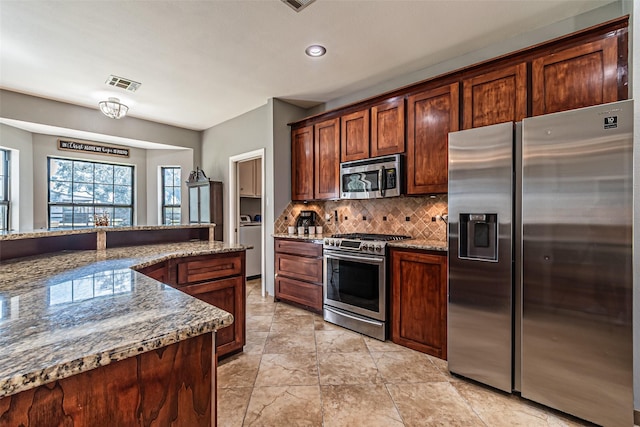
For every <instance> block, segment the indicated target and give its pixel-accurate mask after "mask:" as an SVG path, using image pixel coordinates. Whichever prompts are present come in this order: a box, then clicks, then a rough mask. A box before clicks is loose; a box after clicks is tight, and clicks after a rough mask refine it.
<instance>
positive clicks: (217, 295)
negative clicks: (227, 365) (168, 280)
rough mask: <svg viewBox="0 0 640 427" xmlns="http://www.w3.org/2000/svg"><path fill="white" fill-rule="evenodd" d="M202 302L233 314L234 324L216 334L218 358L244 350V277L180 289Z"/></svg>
mask: <svg viewBox="0 0 640 427" xmlns="http://www.w3.org/2000/svg"><path fill="white" fill-rule="evenodd" d="M178 289H180V290H181V291H183V292H185V293H187V294H189V295H191V296H194V297H196V298H198V299H199V300H201V301H204V302H206V303H209V304H211V305H215V306H216V307H218V308H221V309H222V310H224V311H228V312H229V313H231V314H233V319H234V321H233V323H232V324H231V325H229V326H227V327H225V328H222V329H219V330H218V331H217V332H216V349H217V354H218V357H220V356H224V355H225V354H228V353H232V352H236V351H239V350H242V347H243V346H244V344H245V329H246V327H245V307H244V301H245V294H244V286H243V278H242V277H231V278H228V279H222V280H216V281H213V282H205V283H199V284H197V285H189V286H183V287H181V288H178Z"/></svg>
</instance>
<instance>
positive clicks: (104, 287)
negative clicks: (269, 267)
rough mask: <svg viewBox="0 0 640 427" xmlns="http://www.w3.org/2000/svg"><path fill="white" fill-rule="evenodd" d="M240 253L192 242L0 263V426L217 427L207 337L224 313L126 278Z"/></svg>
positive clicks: (147, 281) (158, 285) (145, 280)
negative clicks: (182, 262) (167, 265)
mask: <svg viewBox="0 0 640 427" xmlns="http://www.w3.org/2000/svg"><path fill="white" fill-rule="evenodd" d="M22 237H23V238H33V235H29V234H27V235H25V236H22ZM40 237H42V236H40ZM244 250H245V247H244V246H241V245H227V244H224V243H222V242H216V241H211V240H198V241H185V242H170V243H160V244H150V245H137V246H126V247H113V248H109V247H106V248H104V249H97V250H61V251H57V252H51V253H45V254H39V255H33V256H28V257H18V258H13V259H8V260H3V261H2V262H1V264H0V348H2V357H1V358H0V425H3V426H4V425H24V426H36V425H67V423H68V425H74V426H79V425H91V426H99V425H110V426H112V425H149V424H152V423H157V424H158V425H169V424H171V425H184V426H186V425H189V426H200V425H202V426H209V425H215V367H216V357H215V332H216V331H217V330H218V329H221V328H224V327H226V326H229V325H230V324H232V323H233V322H234V318H233V315H232V314H230V313H229V312H227V311H225V310H222V309H220V308H218V307H216V306H214V305H210V304H207V303H206V302H203V301H200V300H199V299H196V298H194V297H192V296H190V295H188V294H187V293H184V292H181V291H180V290H177V289H174V288H173V287H171V286H169V285H167V284H165V283H162V282H160V281H157V280H155V279H152V278H150V277H147V276H146V275H144V274H142V273H139V272H138V271H136V270H142V269H144V268H145V267H147V266H150V265H154V264H157V263H160V262H169V261H171V260H177V259H183V258H185V257H187V258H188V257H195V256H197V257H203V256H211V257H217V256H223V257H224V256H226V257H228V256H229V254H233V253H241V254H242V255H244ZM238 258H240V257H238ZM241 259H242V260H244V256H242V258H241ZM65 420H66V421H65Z"/></svg>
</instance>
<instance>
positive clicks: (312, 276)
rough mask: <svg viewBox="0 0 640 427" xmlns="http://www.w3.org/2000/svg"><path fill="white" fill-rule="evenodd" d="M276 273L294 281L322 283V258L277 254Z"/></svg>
mask: <svg viewBox="0 0 640 427" xmlns="http://www.w3.org/2000/svg"><path fill="white" fill-rule="evenodd" d="M276 273H277V274H278V275H281V274H282V275H284V276H287V277H291V278H294V279H300V280H306V281H308V282H316V283H322V258H305V257H300V256H295V255H289V254H278V253H277V254H276Z"/></svg>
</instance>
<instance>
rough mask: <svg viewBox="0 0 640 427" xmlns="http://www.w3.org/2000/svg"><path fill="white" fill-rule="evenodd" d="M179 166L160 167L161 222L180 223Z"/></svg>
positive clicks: (166, 223) (167, 223)
mask: <svg viewBox="0 0 640 427" xmlns="http://www.w3.org/2000/svg"><path fill="white" fill-rule="evenodd" d="M180 195H181V193H180V168H176V167H167V168H162V224H164V225H174V224H180V201H181V200H182V198H181V197H180Z"/></svg>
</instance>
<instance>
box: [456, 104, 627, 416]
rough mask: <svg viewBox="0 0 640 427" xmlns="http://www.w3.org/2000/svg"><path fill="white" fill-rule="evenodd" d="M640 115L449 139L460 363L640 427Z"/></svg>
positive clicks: (555, 402)
mask: <svg viewBox="0 0 640 427" xmlns="http://www.w3.org/2000/svg"><path fill="white" fill-rule="evenodd" d="M632 147H633V104H632V101H622V102H616V103H611V104H604V105H599V106H594V107H588V108H582V109H578V110H572V111H566V112H561V113H556V114H549V115H546V116H539V117H532V118H527V119H524V120H523V122H522V123H518V124H514V123H504V124H499V125H493V126H487V127H484V128H477V129H470V130H465V131H460V132H453V133H450V134H449V306H448V309H449V312H448V361H449V370H450V371H451V372H453V373H455V374H458V375H461V376H464V377H468V378H471V379H474V380H476V381H479V382H481V383H485V384H488V385H490V386H492V387H495V388H498V389H501V390H504V391H506V392H512V391H518V392H520V393H521V395H522V397H524V398H526V399H530V400H533V401H536V402H539V403H541V404H543V405H546V406H549V407H552V408H555V409H559V410H561V411H563V412H566V413H569V414H572V415H575V416H577V417H580V418H583V419H585V420H589V421H592V422H595V423H597V424H601V425H605V426H630V425H633V384H632V381H633V349H632V286H633V285H632V219H633V218H632V216H633V215H632V199H633V198H632V188H633V176H632V173H633V164H632Z"/></svg>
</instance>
